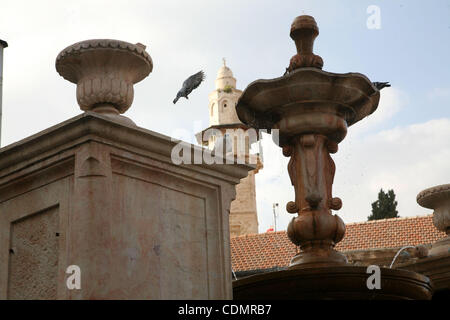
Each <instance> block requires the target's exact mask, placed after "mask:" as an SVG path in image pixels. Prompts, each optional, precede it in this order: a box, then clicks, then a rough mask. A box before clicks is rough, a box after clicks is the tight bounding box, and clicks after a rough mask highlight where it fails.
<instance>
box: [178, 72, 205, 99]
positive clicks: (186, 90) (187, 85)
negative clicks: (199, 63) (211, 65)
mask: <svg viewBox="0 0 450 320" xmlns="http://www.w3.org/2000/svg"><path fill="white" fill-rule="evenodd" d="M204 79H205V73H204V72H203V71H199V72H197V73H196V74H193V75H192V76H190V77H189V78H187V79H186V80H185V81H184V82H183V87H182V88H181V89H180V91H178V93H177V96H176V98H175V99H174V100H173V104H175V103H177V101H178V99H180V98H181V97H185V98H186V99H188V95H189V94H190V93H191V92H192V90H194V89H195V88H197V87H198V86H199V85H200V83H202V81H203V80H204Z"/></svg>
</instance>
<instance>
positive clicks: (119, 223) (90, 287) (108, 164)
mask: <svg viewBox="0 0 450 320" xmlns="http://www.w3.org/2000/svg"><path fill="white" fill-rule="evenodd" d="M175 144H176V142H173V141H171V139H170V138H169V137H166V136H163V135H160V134H158V133H155V132H152V131H149V130H145V129H141V128H137V127H135V126H133V125H129V126H127V125H123V124H121V122H120V121H113V120H112V119H111V118H110V117H107V116H103V115H99V114H97V113H93V112H86V113H84V114H82V115H80V116H77V117H75V118H73V119H70V120H68V121H66V122H64V123H61V124H60V125H57V126H55V127H52V128H50V129H47V130H45V131H43V132H41V133H39V134H36V135H34V136H31V137H29V138H27V139H25V140H22V141H20V142H18V143H15V144H13V145H10V146H8V147H5V148H2V149H0V299H231V297H232V288H231V261H230V248H229V221H228V215H229V209H230V203H231V201H232V200H233V199H234V197H235V184H237V183H239V181H240V179H241V178H243V177H245V176H246V175H247V172H248V170H251V169H253V167H250V166H245V165H174V164H173V163H172V161H171V151H172V148H173V146H174V145H175ZM192 147H193V148H194V146H192ZM193 150H194V149H193ZM195 150H197V152H198V151H200V152H201V150H202V149H201V148H199V147H195ZM205 152H207V151H205ZM70 265H77V266H79V267H80V270H81V289H80V290H77V289H73V290H69V289H68V287H67V286H66V281H67V278H68V277H69V276H70V275H69V274H66V269H67V267H68V266H70Z"/></svg>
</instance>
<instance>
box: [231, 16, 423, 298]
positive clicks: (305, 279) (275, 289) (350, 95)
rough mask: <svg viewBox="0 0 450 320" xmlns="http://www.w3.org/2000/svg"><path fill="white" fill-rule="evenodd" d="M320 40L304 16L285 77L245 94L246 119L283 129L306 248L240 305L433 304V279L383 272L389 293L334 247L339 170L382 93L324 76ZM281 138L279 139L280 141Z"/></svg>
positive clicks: (241, 293)
mask: <svg viewBox="0 0 450 320" xmlns="http://www.w3.org/2000/svg"><path fill="white" fill-rule="evenodd" d="M318 34H319V29H318V27H317V24H316V21H315V20H314V18H313V17H311V16H307V15H303V16H300V17H297V18H296V19H295V20H294V22H293V23H292V26H291V31H290V36H291V38H292V39H293V40H294V41H295V45H296V47H297V54H296V55H294V56H293V57H292V58H291V61H290V64H289V67H288V68H287V72H286V74H285V75H284V76H282V77H280V78H276V79H272V80H257V81H254V82H253V83H251V84H250V85H249V86H248V87H247V88H246V90H245V91H244V93H243V94H242V96H241V98H240V100H239V102H238V104H237V106H236V111H237V114H238V116H239V119H240V120H241V121H242V122H243V123H245V124H247V125H249V126H252V127H254V128H256V129H266V130H273V129H277V130H279V141H275V142H276V143H278V145H279V146H280V147H281V148H282V150H283V154H284V155H285V156H287V157H290V161H289V164H288V172H289V176H290V179H291V183H292V185H293V186H294V190H295V200H294V201H290V202H289V203H287V205H286V210H287V211H288V212H289V213H291V214H296V216H295V217H294V218H293V219H292V221H291V222H290V224H289V226H288V229H287V234H288V236H289V238H290V240H291V241H292V242H293V243H294V244H295V245H297V246H299V247H300V253H298V254H297V255H296V256H294V257H293V258H292V260H291V263H290V267H289V270H287V271H279V272H271V273H266V274H262V275H255V276H252V277H248V278H244V279H242V280H238V281H235V283H234V297H235V299H247V298H248V299H265V298H269V299H334V298H337V299H347V298H348V299H429V298H430V297H431V285H430V281H429V279H428V278H427V277H425V276H422V275H420V274H417V273H413V272H409V271H405V270H392V269H385V268H381V289H375V290H370V289H368V286H367V279H368V277H369V276H370V274H368V273H367V270H366V268H364V267H355V266H350V265H347V262H346V257H345V255H343V254H342V253H340V252H338V251H336V250H335V249H334V247H335V245H336V244H337V243H338V242H339V241H341V240H342V239H343V237H344V235H345V224H344V222H343V221H342V219H341V218H339V217H338V216H337V215H333V214H332V212H331V211H332V210H339V209H340V208H341V207H342V201H341V199H339V198H338V197H334V196H333V194H332V185H333V179H334V174H335V164H334V162H333V160H332V158H331V156H330V154H333V153H336V152H337V151H338V144H339V143H340V142H341V141H342V140H343V139H344V138H345V136H346V134H347V128H348V127H349V126H351V125H353V124H355V123H356V122H358V121H360V120H362V119H363V118H365V117H366V116H368V115H370V114H371V113H373V112H374V111H375V110H376V109H377V106H378V102H379V100H380V92H379V90H377V88H376V87H375V86H374V85H373V84H372V82H371V81H370V80H369V79H368V78H367V77H366V76H364V75H362V74H360V73H346V74H337V73H331V72H326V71H323V70H322V67H323V60H322V58H321V57H320V56H318V55H316V54H314V53H313V44H314V40H315V38H316V37H317V36H318ZM275 136H276V135H274V137H275Z"/></svg>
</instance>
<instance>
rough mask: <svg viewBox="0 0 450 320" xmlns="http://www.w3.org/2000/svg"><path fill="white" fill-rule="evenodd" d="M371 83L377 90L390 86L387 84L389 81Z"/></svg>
mask: <svg viewBox="0 0 450 320" xmlns="http://www.w3.org/2000/svg"><path fill="white" fill-rule="evenodd" d="M373 85H374V86H375V87H376V88H377V89H378V91H379V90H381V89H383V88H386V87H390V86H391V85H390V84H389V82H373Z"/></svg>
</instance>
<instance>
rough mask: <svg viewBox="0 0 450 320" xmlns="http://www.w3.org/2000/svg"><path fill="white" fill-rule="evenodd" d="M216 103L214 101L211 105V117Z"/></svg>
mask: <svg viewBox="0 0 450 320" xmlns="http://www.w3.org/2000/svg"><path fill="white" fill-rule="evenodd" d="M214 105H215V103H214V102H213V104H212V105H211V117H212V116H213V115H214Z"/></svg>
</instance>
